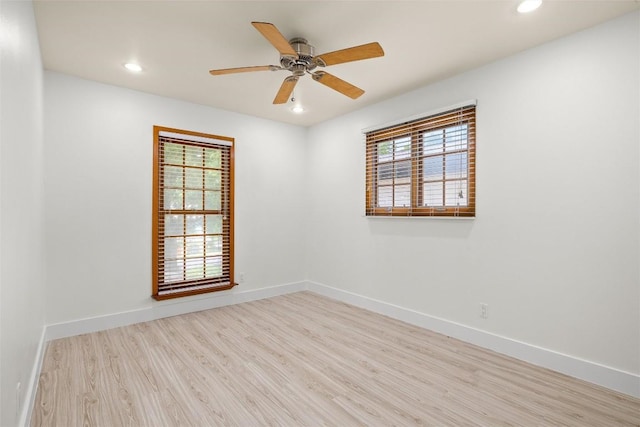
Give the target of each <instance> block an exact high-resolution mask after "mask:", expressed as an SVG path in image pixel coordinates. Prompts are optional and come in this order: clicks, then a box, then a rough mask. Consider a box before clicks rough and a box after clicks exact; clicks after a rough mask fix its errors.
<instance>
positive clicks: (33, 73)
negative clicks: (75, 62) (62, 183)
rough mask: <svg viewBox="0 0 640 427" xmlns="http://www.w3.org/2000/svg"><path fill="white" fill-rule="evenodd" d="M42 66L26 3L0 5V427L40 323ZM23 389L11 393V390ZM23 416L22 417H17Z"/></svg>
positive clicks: (19, 400)
mask: <svg viewBox="0 0 640 427" xmlns="http://www.w3.org/2000/svg"><path fill="white" fill-rule="evenodd" d="M42 151H43V141H42V64H41V61H40V48H39V45H38V38H37V33H36V27H35V21H34V18H33V8H32V4H31V2H25V1H4V0H3V1H2V2H0V377H1V381H0V390H1V392H0V393H1V401H2V404H1V405H0V413H1V414H0V425H2V426H12V425H16V424H17V423H18V414H17V411H21V412H22V410H23V409H24V408H25V406H26V405H25V398H26V397H28V396H29V394H30V393H29V390H28V387H29V384H30V383H31V377H32V376H33V375H34V373H33V372H32V368H33V366H34V364H35V362H36V359H37V358H38V350H39V347H38V345H39V342H40V339H41V337H42V331H43V326H44V284H43V278H44V275H43V265H44V257H43V250H42V249H43V230H42V224H43V216H42V205H43V180H42V179H43V177H42ZM18 383H20V384H21V389H20V390H19V392H18V393H16V385H17V384H18ZM23 414H24V413H23Z"/></svg>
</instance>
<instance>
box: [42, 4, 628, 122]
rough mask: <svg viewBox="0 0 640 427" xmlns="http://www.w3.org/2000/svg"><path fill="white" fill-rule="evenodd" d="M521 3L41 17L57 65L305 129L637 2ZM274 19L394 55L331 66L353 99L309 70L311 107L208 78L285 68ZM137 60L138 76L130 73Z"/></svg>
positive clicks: (70, 9) (88, 9) (317, 36)
mask: <svg viewBox="0 0 640 427" xmlns="http://www.w3.org/2000/svg"><path fill="white" fill-rule="evenodd" d="M516 6H517V1H516V0H501V1H487V0H466V1H465V0H447V1H444V0H443V1H306V0H298V1H184V0H180V1H94V0H74V1H55V0H42V1H36V2H35V13H36V20H37V26H38V32H39V38H40V45H41V50H42V57H43V62H44V67H45V68H46V69H48V70H54V71H59V72H62V73H67V74H72V75H76V76H79V77H82V78H86V79H91V80H95V81H99V82H104V83H109V84H114V85H118V86H123V87H127V88H131V89H136V90H140V91H144V92H149V93H154V94H158V95H163V96H168V97H172V98H177V99H182V100H186V101H190V102H194V103H198V104H204V105H210V106H212V107H217V108H222V109H225V110H231V111H236V112H240V113H245V114H250V115H253V116H258V117H263V118H267V119H273V120H278V121H282V122H287V123H293V124H299V125H304V126H309V125H313V124H316V123H319V122H322V121H324V120H327V119H330V118H332V117H335V116H338V115H341V114H345V113H347V112H349V111H353V110H356V109H359V108H362V107H363V106H365V105H369V104H372V103H375V102H378V101H381V100H384V99H387V98H390V97H392V96H395V95H398V94H401V93H403V92H407V91H409V90H412V89H415V88H417V87H420V86H424V85H426V84H429V83H433V82H435V81H438V80H441V79H444V78H446V77H449V76H452V75H454V74H457V73H460V72H462V71H465V70H469V69H471V68H474V67H478V66H480V65H483V64H486V63H489V62H491V61H494V60H496V59H499V58H502V57H505V56H507V55H510V54H513V53H515V52H519V51H522V50H524V49H527V48H530V47H532V46H536V45H539V44H541V43H544V42H546V41H549V40H552V39H555V38H558V37H561V36H563V35H565V34H569V33H572V32H575V31H579V30H581V29H583V28H587V27H589V26H593V25H595V24H597V23H600V22H603V21H606V20H608V19H611V18H613V17H616V16H618V15H621V14H624V13H626V12H629V11H631V10H634V9H637V8H638V7H639V2H638V0H628V1H613V0H609V1H596V0H587V1H579V0H563V1H558V0H556V1H553V0H547V1H545V2H544V3H543V5H542V7H540V9H538V10H537V11H535V12H532V13H530V14H527V15H520V14H518V13H517V12H516V11H515V9H516ZM251 21H263V22H271V23H273V24H274V25H276V26H277V27H278V29H279V30H280V31H281V32H282V34H283V35H284V36H285V37H286V38H287V39H290V38H293V37H304V38H306V39H308V40H309V43H310V44H312V45H314V46H315V49H316V54H321V53H325V52H330V51H334V50H339V49H343V48H346V47H350V46H354V45H360V44H364V43H369V42H372V41H377V42H379V43H380V44H381V45H382V47H383V49H384V51H385V56H384V57H381V58H375V59H369V60H365V61H358V62H352V63H347V64H340V65H334V66H331V67H327V68H326V70H327V71H329V72H330V73H332V74H334V75H336V76H338V77H340V78H342V79H344V80H346V81H348V82H350V83H352V84H355V85H356V86H358V87H361V88H362V89H364V90H365V91H366V93H365V94H364V95H363V96H361V97H360V98H358V99H357V100H352V99H350V98H347V97H345V96H343V95H341V94H339V93H338V92H335V91H333V90H331V89H329V88H327V87H325V86H323V85H321V84H318V83H317V82H314V81H313V80H312V79H311V77H310V76H304V77H303V78H302V79H301V80H300V81H299V83H298V85H297V87H296V90H295V92H294V95H295V97H296V98H297V99H298V100H299V101H300V102H302V104H303V105H304V107H305V108H306V112H305V113H303V114H300V115H296V114H293V113H292V112H291V111H290V107H291V104H290V103H289V104H285V105H273V104H272V101H273V98H274V96H275V94H276V92H277V90H278V88H279V87H280V84H281V83H282V80H283V79H284V78H285V77H286V76H287V75H288V72H286V71H276V72H272V71H263V72H254V73H243V74H234V75H224V76H215V77H214V76H211V75H209V73H208V70H210V69H214V68H230V67H243V66H251V65H269V64H278V60H279V54H278V52H277V51H276V50H275V49H274V48H273V46H271V45H270V44H269V43H268V42H267V40H266V39H264V38H263V37H262V36H261V35H260V33H259V32H258V31H256V30H255V29H254V28H253V27H252V26H251ZM128 61H137V62H139V63H140V64H141V65H142V67H144V70H143V72H142V73H140V74H138V75H134V74H131V73H129V72H128V71H126V70H125V69H124V68H123V66H122V65H123V64H124V63H125V62H128Z"/></svg>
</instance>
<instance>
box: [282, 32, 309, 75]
mask: <svg viewBox="0 0 640 427" xmlns="http://www.w3.org/2000/svg"><path fill="white" fill-rule="evenodd" d="M289 44H290V45H291V47H292V48H293V50H295V51H296V53H297V54H298V57H297V58H296V57H293V56H287V55H283V56H281V57H280V65H282V67H283V68H285V69H287V70H289V71H291V72H292V73H293V75H294V76H298V77H299V76H303V75H304V73H305V72H306V71H311V70H313V69H314V68H316V64H315V63H314V62H312V60H313V56H314V48H313V46H311V45H310V44H309V43H308V42H307V39H303V38H302V37H296V38H293V39H291V40H289Z"/></svg>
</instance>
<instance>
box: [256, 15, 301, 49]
mask: <svg viewBox="0 0 640 427" xmlns="http://www.w3.org/2000/svg"><path fill="white" fill-rule="evenodd" d="M251 25H253V26H254V27H255V28H256V30H258V31H260V33H261V34H262V35H263V36H264V38H265V39H267V40H268V41H269V43H271V44H272V45H273V47H275V48H276V49H278V52H280V55H283V56H293V57H294V58H297V57H298V54H297V53H296V51H295V50H293V48H292V47H291V45H290V44H289V42H288V41H287V39H285V38H284V36H283V35H282V33H281V32H280V31H279V30H278V29H277V28H276V26H275V25H273V24H269V23H268V22H252V23H251Z"/></svg>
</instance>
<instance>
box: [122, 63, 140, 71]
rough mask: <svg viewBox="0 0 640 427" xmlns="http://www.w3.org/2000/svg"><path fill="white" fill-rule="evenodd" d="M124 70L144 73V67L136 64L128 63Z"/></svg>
mask: <svg viewBox="0 0 640 427" xmlns="http://www.w3.org/2000/svg"><path fill="white" fill-rule="evenodd" d="M124 68H126V69H127V70H129V71H131V72H132V73H139V72H141V71H142V67H141V66H140V65H139V64H136V63H135V62H127V63H126V64H124Z"/></svg>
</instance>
